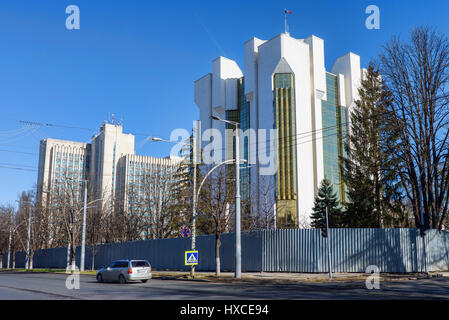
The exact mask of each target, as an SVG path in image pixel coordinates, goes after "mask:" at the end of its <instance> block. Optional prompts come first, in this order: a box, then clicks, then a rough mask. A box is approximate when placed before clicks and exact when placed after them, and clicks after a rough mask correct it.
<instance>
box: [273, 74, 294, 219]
mask: <svg viewBox="0 0 449 320" xmlns="http://www.w3.org/2000/svg"><path fill="white" fill-rule="evenodd" d="M293 83H294V82H293V74H291V73H279V74H275V76H274V93H273V98H274V101H273V119H274V128H276V129H277V130H278V152H277V157H278V171H277V174H276V203H277V215H276V217H277V220H278V222H277V225H278V227H279V228H283V227H284V228H289V227H295V225H296V222H295V221H296V216H297V212H296V211H297V210H296V200H297V185H296V183H297V182H296V121H295V119H296V114H295V103H294V101H295V96H294V85H293Z"/></svg>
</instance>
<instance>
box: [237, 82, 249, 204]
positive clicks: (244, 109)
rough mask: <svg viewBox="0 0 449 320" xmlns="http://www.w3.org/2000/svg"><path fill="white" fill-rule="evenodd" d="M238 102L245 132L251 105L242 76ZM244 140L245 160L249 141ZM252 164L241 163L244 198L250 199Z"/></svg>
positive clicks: (241, 125)
mask: <svg viewBox="0 0 449 320" xmlns="http://www.w3.org/2000/svg"><path fill="white" fill-rule="evenodd" d="M238 94H239V97H238V99H239V100H238V103H239V110H240V128H241V129H242V132H245V131H246V130H248V129H249V128H250V109H249V108H250V106H249V102H248V101H247V100H246V97H245V78H241V79H240V80H239V84H238ZM241 140H242V141H240V143H242V144H243V154H242V155H240V157H241V158H243V159H245V160H249V141H248V138H243V137H242V138H241ZM249 166H250V164H249V161H248V163H246V164H242V165H240V168H241V170H240V184H241V186H240V188H241V195H242V200H249V198H250V184H251V176H250V168H249Z"/></svg>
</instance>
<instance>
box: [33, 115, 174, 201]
mask: <svg viewBox="0 0 449 320" xmlns="http://www.w3.org/2000/svg"><path fill="white" fill-rule="evenodd" d="M181 161H182V158H177V157H171V158H155V157H149V156H143V155H136V154H135V150H134V135H132V134H127V133H123V127H122V125H118V124H114V123H104V124H102V126H101V127H100V132H99V133H98V134H96V135H94V136H93V137H92V143H80V142H75V141H64V140H56V139H50V138H48V139H45V140H42V141H41V144H40V153H39V170H38V181H37V196H38V199H40V201H41V203H42V204H46V201H47V200H48V199H49V198H48V195H49V194H50V195H52V194H56V189H57V188H58V187H60V186H61V185H63V184H67V183H70V184H71V185H72V187H74V189H76V190H77V195H78V196H79V199H78V200H81V199H82V197H83V196H84V193H83V191H84V183H85V181H87V183H88V186H89V189H90V191H91V192H92V193H91V194H92V197H94V198H96V199H100V198H101V199H103V203H104V202H105V201H111V208H112V207H119V208H127V207H128V205H127V197H126V196H125V195H126V194H127V192H128V190H129V189H130V186H134V185H135V184H136V183H137V184H139V187H142V188H143V187H144V188H145V189H146V190H147V191H148V190H156V188H154V183H155V181H157V180H155V179H156V178H157V179H160V178H161V177H163V178H164V179H168V180H170V181H172V179H174V174H175V172H176V170H177V168H178V167H179V165H180V163H181ZM142 170H143V171H142ZM138 175H141V177H140V178H139V179H138V178H137V177H138ZM142 175H145V179H141V178H142V177H143V176H142ZM153 178H154V179H153ZM147 184H148V185H147ZM121 202H123V203H121Z"/></svg>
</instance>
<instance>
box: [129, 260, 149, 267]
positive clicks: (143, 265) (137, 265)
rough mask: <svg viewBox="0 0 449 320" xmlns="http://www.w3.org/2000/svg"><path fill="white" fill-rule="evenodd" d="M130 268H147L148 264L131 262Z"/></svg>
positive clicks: (145, 262) (146, 262)
mask: <svg viewBox="0 0 449 320" xmlns="http://www.w3.org/2000/svg"><path fill="white" fill-rule="evenodd" d="M132 266H133V268H138V267H149V266H150V264H149V263H148V261H144V260H142V261H133V262H132Z"/></svg>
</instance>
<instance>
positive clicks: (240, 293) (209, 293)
mask: <svg viewBox="0 0 449 320" xmlns="http://www.w3.org/2000/svg"><path fill="white" fill-rule="evenodd" d="M66 279H67V275H65V274H53V273H13V272H0V300H66V299H82V300H147V299H156V300H191V299H193V300H211V299H212V300H251V299H262V300H266V299H270V300H271V299H275V300H276V299H282V300H291V299H449V278H432V279H425V280H410V281H396V282H381V283H380V289H379V290H368V289H367V288H366V286H365V282H364V281H353V282H338V283H328V282H325V283H288V284H285V283H283V284H276V283H270V282H267V281H263V282H262V281H261V282H256V283H213V282H203V281H183V280H161V279H152V280H150V281H148V282H147V283H129V284H125V285H120V284H118V283H97V282H96V281H95V277H94V276H89V275H81V276H80V282H79V289H78V290H76V289H72V290H69V289H67V287H66Z"/></svg>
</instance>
